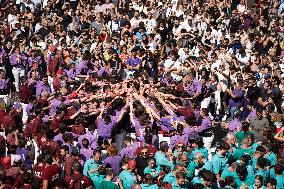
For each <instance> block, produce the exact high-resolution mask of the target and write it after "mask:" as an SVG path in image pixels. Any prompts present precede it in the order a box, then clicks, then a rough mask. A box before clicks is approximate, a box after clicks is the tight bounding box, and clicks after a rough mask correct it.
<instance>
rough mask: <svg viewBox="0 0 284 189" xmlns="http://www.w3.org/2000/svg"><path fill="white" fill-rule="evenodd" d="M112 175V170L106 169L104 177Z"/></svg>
mask: <svg viewBox="0 0 284 189" xmlns="http://www.w3.org/2000/svg"><path fill="white" fill-rule="evenodd" d="M113 174H114V171H113V169H111V168H110V169H106V176H113Z"/></svg>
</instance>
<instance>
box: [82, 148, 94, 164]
mask: <svg viewBox="0 0 284 189" xmlns="http://www.w3.org/2000/svg"><path fill="white" fill-rule="evenodd" d="M92 155H93V150H92V149H85V148H82V149H80V157H81V159H83V161H84V162H85V161H87V160H89V159H91V158H92Z"/></svg>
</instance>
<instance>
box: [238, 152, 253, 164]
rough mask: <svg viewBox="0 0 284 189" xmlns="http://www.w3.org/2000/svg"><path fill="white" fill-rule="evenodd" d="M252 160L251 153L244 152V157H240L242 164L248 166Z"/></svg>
mask: <svg viewBox="0 0 284 189" xmlns="http://www.w3.org/2000/svg"><path fill="white" fill-rule="evenodd" d="M250 160H251V157H250V155H248V154H244V155H242V157H241V159H240V164H241V165H245V166H247V165H248V164H249V161H250Z"/></svg>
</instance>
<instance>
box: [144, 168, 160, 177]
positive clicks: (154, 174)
mask: <svg viewBox="0 0 284 189" xmlns="http://www.w3.org/2000/svg"><path fill="white" fill-rule="evenodd" d="M161 171H162V169H161V167H160V166H157V167H155V168H153V169H152V168H151V167H150V166H147V167H146V168H145V169H144V174H149V175H151V176H152V178H157V177H158V176H159V174H160V173H161Z"/></svg>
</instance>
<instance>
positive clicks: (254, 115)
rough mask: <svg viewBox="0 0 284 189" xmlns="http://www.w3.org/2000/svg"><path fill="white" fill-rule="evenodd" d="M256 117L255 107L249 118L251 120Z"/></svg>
mask: <svg viewBox="0 0 284 189" xmlns="http://www.w3.org/2000/svg"><path fill="white" fill-rule="evenodd" d="M255 117H256V109H253V110H252V111H251V112H250V113H249V115H248V117H247V118H248V119H249V120H251V119H253V118H255Z"/></svg>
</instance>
